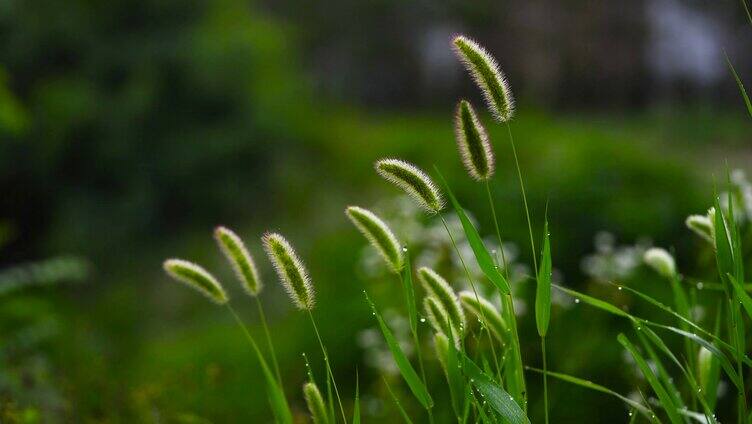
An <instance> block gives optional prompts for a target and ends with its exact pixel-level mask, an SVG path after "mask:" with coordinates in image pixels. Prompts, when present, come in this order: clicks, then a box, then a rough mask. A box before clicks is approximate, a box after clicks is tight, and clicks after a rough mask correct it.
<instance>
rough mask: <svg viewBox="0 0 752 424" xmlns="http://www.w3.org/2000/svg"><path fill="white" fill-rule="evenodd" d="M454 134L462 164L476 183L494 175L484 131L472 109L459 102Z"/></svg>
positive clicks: (489, 146) (468, 105) (463, 101)
mask: <svg viewBox="0 0 752 424" xmlns="http://www.w3.org/2000/svg"><path fill="white" fill-rule="evenodd" d="M454 133H455V138H456V139H457V148H458V149H459V151H460V157H461V158H462V164H463V165H465V169H466V170H467V172H468V174H470V176H471V177H472V178H473V179H474V180H476V181H486V180H488V179H490V178H491V177H492V176H493V174H494V154H493V150H491V143H490V141H489V140H488V134H487V133H486V129H485V128H483V125H482V124H481V123H480V120H479V119H478V116H477V115H476V114H475V110H473V107H472V106H471V105H470V103H468V102H467V101H465V100H462V101H460V103H459V105H458V106H457V113H456V115H455V117H454Z"/></svg>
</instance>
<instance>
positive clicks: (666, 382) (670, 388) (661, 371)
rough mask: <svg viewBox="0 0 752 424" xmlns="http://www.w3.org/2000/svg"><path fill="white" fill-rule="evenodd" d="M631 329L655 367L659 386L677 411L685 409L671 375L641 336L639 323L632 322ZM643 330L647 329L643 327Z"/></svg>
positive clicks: (641, 331)
mask: <svg viewBox="0 0 752 424" xmlns="http://www.w3.org/2000/svg"><path fill="white" fill-rule="evenodd" d="M632 325H633V327H634V328H635V330H636V331H635V333H637V338H638V339H640V343H641V344H642V347H643V349H644V350H645V352H647V354H648V356H649V357H650V359H651V360H652V361H653V365H654V366H655V371H656V373H657V374H658V379H659V380H660V382H661V384H663V386H664V387H665V388H666V392H667V393H668V394H669V396H670V397H671V401H672V402H673V403H674V405H675V406H676V408H677V409H682V408H685V407H686V405H685V404H684V401H683V400H682V398H681V394H680V393H679V389H678V388H677V387H676V385H675V384H674V381H673V379H672V378H671V375H670V374H669V373H668V371H667V370H666V367H665V366H664V365H663V361H662V360H661V357H660V356H658V354H657V353H656V352H655V349H653V346H652V345H651V344H650V342H648V339H647V337H646V336H645V335H644V334H643V328H642V326H641V325H640V324H639V323H636V322H633V323H632ZM645 329H648V328H647V327H645ZM648 330H649V329H648Z"/></svg>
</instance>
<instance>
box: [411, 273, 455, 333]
mask: <svg viewBox="0 0 752 424" xmlns="http://www.w3.org/2000/svg"><path fill="white" fill-rule="evenodd" d="M418 278H419V279H420V282H421V283H423V287H424V288H425V289H426V292H428V295H429V296H432V297H435V298H436V299H437V300H438V301H439V302H441V306H443V307H444V310H446V311H447V313H448V314H449V319H450V320H451V321H452V324H454V325H455V326H457V327H459V329H460V330H461V331H460V334H462V332H463V330H464V328H465V314H464V312H462V305H461V304H460V300H459V298H458V297H457V294H456V293H455V292H454V290H453V289H452V287H451V286H450V285H449V283H448V282H447V281H446V280H445V279H444V277H442V276H441V275H439V274H438V273H437V272H436V271H434V270H432V269H431V268H428V267H421V268H419V269H418Z"/></svg>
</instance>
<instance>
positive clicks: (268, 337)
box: [253, 296, 282, 386]
mask: <svg viewBox="0 0 752 424" xmlns="http://www.w3.org/2000/svg"><path fill="white" fill-rule="evenodd" d="M253 298H254V299H256V307H258V312H259V317H261V325H262V326H263V327H264V334H265V335H266V344H267V345H268V346H269V354H270V355H271V357H272V366H273V367H274V374H275V375H276V376H277V381H279V385H280V386H282V373H281V372H279V363H278V362H277V352H275V350H274V344H273V343H272V336H271V334H270V333H269V326H268V325H267V324H266V314H265V313H264V307H263V306H261V301H260V300H259V298H258V296H254V297H253Z"/></svg>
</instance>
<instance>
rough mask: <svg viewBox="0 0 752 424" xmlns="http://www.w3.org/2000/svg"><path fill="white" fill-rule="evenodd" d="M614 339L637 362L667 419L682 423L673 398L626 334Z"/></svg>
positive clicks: (676, 423)
mask: <svg viewBox="0 0 752 424" xmlns="http://www.w3.org/2000/svg"><path fill="white" fill-rule="evenodd" d="M616 339H617V340H618V341H619V343H621V345H622V346H624V348H625V349H627V350H628V351H629V353H630V354H631V355H632V357H633V358H634V360H635V363H637V366H638V367H639V368H640V371H641V372H642V375H643V376H645V379H646V380H647V381H648V383H649V384H650V387H652V388H653V391H654V392H655V394H656V395H658V400H659V401H660V403H661V406H662V407H663V409H664V410H665V411H666V414H667V415H668V418H669V420H671V422H672V423H673V424H682V423H684V420H682V418H681V417H680V416H679V413H678V412H677V405H675V404H674V402H673V400H672V399H671V395H669V393H668V392H667V391H666V388H665V387H663V385H662V384H661V382H660V381H659V380H658V377H656V375H655V373H653V370H652V369H651V368H650V366H649V365H648V363H647V361H646V360H645V358H643V357H642V355H640V353H639V352H638V351H637V349H636V348H635V347H634V345H633V344H632V342H630V341H629V339H628V338H627V336H625V335H624V334H619V336H618V337H617V338H616Z"/></svg>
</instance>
